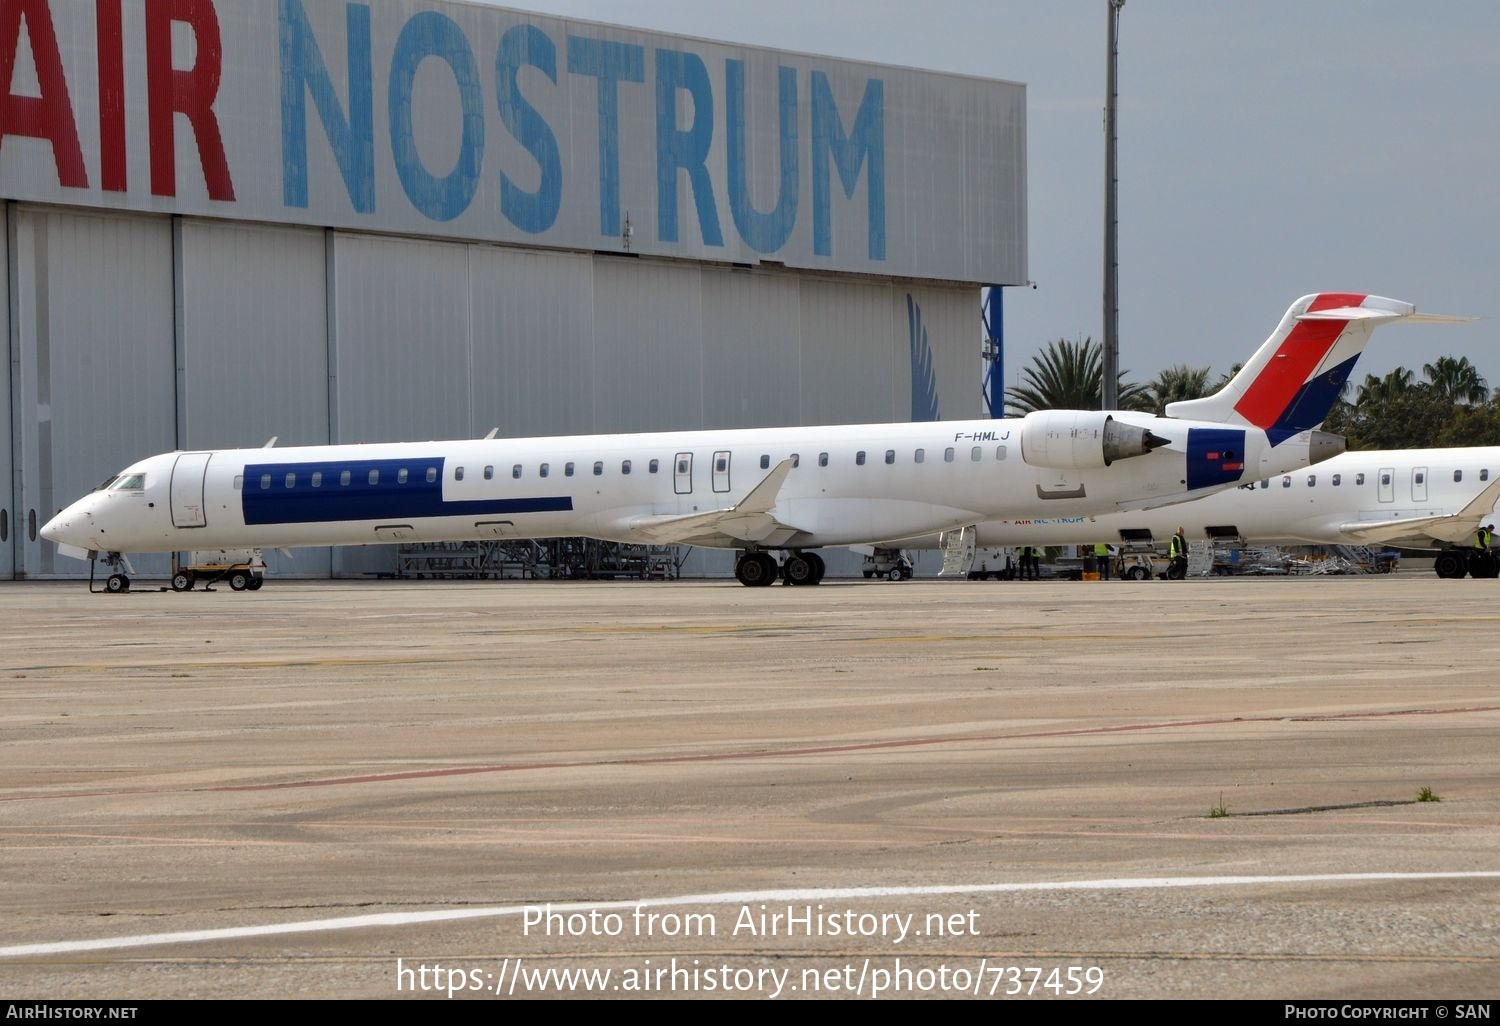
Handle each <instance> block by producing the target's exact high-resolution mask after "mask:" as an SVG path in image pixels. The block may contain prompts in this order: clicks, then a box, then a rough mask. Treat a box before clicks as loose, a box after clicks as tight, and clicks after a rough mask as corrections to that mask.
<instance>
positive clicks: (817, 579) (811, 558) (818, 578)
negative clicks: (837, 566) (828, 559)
mask: <svg viewBox="0 0 1500 1026" xmlns="http://www.w3.org/2000/svg"><path fill="white" fill-rule="evenodd" d="M802 558H803V559H805V560H807V565H808V566H810V567H812V570H813V575H812V580H810V581H808V582H807V583H808V584H822V583H823V575H824V574H825V573H827V572H828V564H826V563H824V562H823V557H822V556H820V555H818V554H817V553H816V552H804V553H803V554H802Z"/></svg>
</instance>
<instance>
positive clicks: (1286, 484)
mask: <svg viewBox="0 0 1500 1026" xmlns="http://www.w3.org/2000/svg"><path fill="white" fill-rule="evenodd" d="M1291 486H1292V476H1291V475H1290V474H1288V475H1287V476H1286V477H1284V478H1282V479H1281V487H1283V488H1290V487H1291Z"/></svg>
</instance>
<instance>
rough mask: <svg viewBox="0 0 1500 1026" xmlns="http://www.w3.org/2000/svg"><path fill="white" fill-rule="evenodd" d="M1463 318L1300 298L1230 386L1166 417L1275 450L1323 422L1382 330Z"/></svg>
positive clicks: (1355, 296)
mask: <svg viewBox="0 0 1500 1026" xmlns="http://www.w3.org/2000/svg"><path fill="white" fill-rule="evenodd" d="M1467 319H1468V318H1461V317H1448V316H1445V315H1442V314H1418V313H1417V308H1416V307H1414V306H1412V305H1411V304H1410V303H1404V302H1402V301H1401V300H1398V299H1386V298H1385V297H1383V296H1370V295H1364V294H1362V293H1350V292H1320V293H1317V294H1315V295H1310V296H1303V297H1302V298H1301V299H1299V300H1297V301H1296V302H1295V303H1293V304H1292V305H1291V307H1289V308H1288V309H1287V312H1286V314H1285V315H1284V316H1283V317H1282V319H1281V323H1280V324H1279V325H1277V328H1276V331H1275V332H1273V333H1272V334H1271V337H1270V338H1268V339H1266V341H1265V342H1264V343H1263V344H1262V345H1261V347H1260V348H1259V349H1258V350H1256V352H1255V355H1254V356H1252V357H1251V358H1250V361H1249V362H1248V363H1246V364H1245V365H1244V367H1243V368H1241V370H1240V372H1239V373H1238V374H1236V375H1235V376H1234V378H1233V379H1232V380H1231V381H1230V382H1229V383H1228V384H1226V385H1225V386H1224V387H1223V388H1222V389H1220V390H1219V391H1218V392H1217V393H1215V394H1214V395H1211V396H1207V397H1205V398H1203V399H1188V400H1183V401H1181V402H1175V403H1169V404H1168V405H1167V411H1166V412H1167V416H1169V417H1181V418H1184V419H1189V420H1207V421H1215V422H1218V423H1223V424H1243V425H1249V426H1254V427H1258V428H1261V429H1262V430H1264V431H1265V432H1266V434H1267V436H1269V438H1270V439H1271V443H1272V444H1273V445H1275V444H1277V443H1279V442H1281V441H1283V440H1285V439H1287V438H1290V437H1292V436H1293V435H1296V434H1299V433H1301V432H1303V431H1309V430H1311V429H1313V428H1316V427H1317V426H1318V425H1319V424H1321V423H1323V421H1324V420H1325V419H1326V418H1327V416H1328V413H1329V411H1330V410H1331V409H1333V404H1334V401H1335V400H1336V399H1337V398H1338V396H1339V393H1340V392H1342V391H1343V389H1344V384H1345V382H1347V381H1348V380H1349V375H1350V373H1351V372H1352V371H1353V370H1354V364H1355V362H1356V361H1357V360H1358V359H1359V356H1360V354H1361V353H1362V352H1364V348H1365V345H1366V343H1368V342H1369V340H1370V335H1371V333H1372V332H1373V331H1374V330H1375V329H1376V328H1377V327H1379V326H1380V325H1382V324H1386V323H1390V322H1393V321H1400V320H1407V321H1414V322H1418V323H1426V324H1453V323H1459V322H1462V321H1464V320H1467Z"/></svg>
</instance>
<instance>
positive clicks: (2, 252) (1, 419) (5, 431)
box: [0, 203, 18, 581]
mask: <svg viewBox="0 0 1500 1026" xmlns="http://www.w3.org/2000/svg"><path fill="white" fill-rule="evenodd" d="M14 209H15V205H14V204H12V203H6V204H3V205H0V247H3V248H0V256H3V257H4V258H5V264H6V266H9V264H10V259H9V256H10V225H11V220H12V218H11V214H12V212H13V211H14ZM0 318H3V323H4V325H5V329H6V330H5V335H4V338H6V340H7V342H6V345H5V352H6V356H5V359H3V360H0V581H8V580H10V579H11V578H12V577H14V576H15V574H16V545H17V544H18V542H17V539H16V529H15V528H16V505H17V503H16V493H15V475H14V474H12V473H11V434H10V424H11V420H12V418H13V417H14V416H15V414H14V413H13V412H12V404H13V403H14V401H15V399H14V397H13V396H12V395H11V389H10V360H11V357H10V354H11V352H12V349H11V347H10V342H9V339H10V275H9V274H3V275H0Z"/></svg>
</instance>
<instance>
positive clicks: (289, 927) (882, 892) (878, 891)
mask: <svg viewBox="0 0 1500 1026" xmlns="http://www.w3.org/2000/svg"><path fill="white" fill-rule="evenodd" d="M1495 879H1500V872H1479V871H1475V872H1464V873H1317V874H1307V875H1296V876H1196V877H1195V876H1185V877H1145V878H1141V879H1128V878H1127V879H1118V880H1062V881H1041V882H1036V883H999V884H943V885H936V886H931V887H833V888H827V889H821V890H820V889H809V890H786V891H730V892H727V893H724V894H682V895H678V896H676V897H666V898H642V899H640V900H638V901H597V902H587V901H584V902H577V901H575V902H568V903H566V904H552V903H550V902H532V903H530V904H526V905H497V906H493V907H489V908H465V909H448V910H446V911H433V912H383V913H378V914H375V915H367V916H342V917H339V918H335V919H309V920H305V921H303V922H299V923H275V924H272V925H267V926H231V927H225V928H223V929H218V930H184V931H181V932H179V933H143V934H136V935H135V936H131V937H104V938H99V939H96V940H77V941H56V942H53V943H48V944H17V945H13V946H11V947H0V958H21V957H25V956H28V955H66V954H74V953H77V952H82V951H109V950H117V949H120V948H145V947H157V946H159V945H165V944H197V943H202V942H204V941H218V940H237V939H240V938H245V937H275V936H280V935H284V934H294V933H319V932H321V931H324V930H359V929H364V928H367V927H372V926H420V925H423V924H425V923H442V922H453V921H456V920H461V919H498V918H503V917H506V916H519V915H522V914H524V913H525V912H526V910H527V909H537V908H546V909H548V910H549V911H551V912H558V913H563V914H567V913H570V912H588V911H591V910H598V911H601V912H610V911H618V910H630V909H635V908H660V907H664V906H673V905H750V904H757V903H760V902H768V901H778V902H779V901H830V900H835V899H845V898H847V899H855V898H915V897H930V896H933V895H942V894H1005V893H1016V892H1020V891H1032V892H1035V891H1128V890H1160V889H1165V888H1171V887H1253V886H1258V885H1284V884H1291V883H1366V882H1372V881H1381V880H1495Z"/></svg>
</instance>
